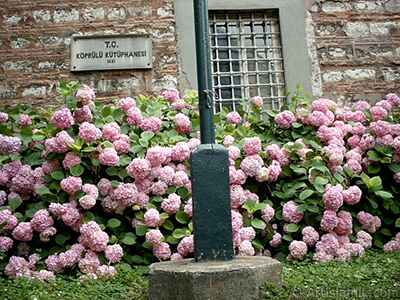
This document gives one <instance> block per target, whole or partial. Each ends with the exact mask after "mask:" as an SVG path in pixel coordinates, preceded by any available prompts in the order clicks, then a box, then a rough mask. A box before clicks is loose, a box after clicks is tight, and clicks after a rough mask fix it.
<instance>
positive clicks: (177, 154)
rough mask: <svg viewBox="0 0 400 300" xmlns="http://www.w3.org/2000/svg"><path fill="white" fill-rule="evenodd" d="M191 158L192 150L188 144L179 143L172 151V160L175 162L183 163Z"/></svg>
mask: <svg viewBox="0 0 400 300" xmlns="http://www.w3.org/2000/svg"><path fill="white" fill-rule="evenodd" d="M188 158H190V148H189V145H188V144H187V143H186V142H179V143H177V144H176V145H175V146H174V147H173V148H172V151H171V159H172V160H174V161H179V162H183V161H185V160H187V159H188Z"/></svg>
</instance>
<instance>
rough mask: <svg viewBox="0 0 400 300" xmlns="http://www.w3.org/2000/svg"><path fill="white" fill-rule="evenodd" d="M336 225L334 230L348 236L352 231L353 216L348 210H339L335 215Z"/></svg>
mask: <svg viewBox="0 0 400 300" xmlns="http://www.w3.org/2000/svg"><path fill="white" fill-rule="evenodd" d="M337 217H338V218H337V220H338V222H337V226H336V228H335V232H336V233H338V234H341V235H344V236H348V235H350V234H351V233H352V231H353V230H352V228H353V217H352V216H351V214H350V213H349V212H348V211H344V210H342V211H340V212H339V213H338V215H337Z"/></svg>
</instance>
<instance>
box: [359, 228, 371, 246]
mask: <svg viewBox="0 0 400 300" xmlns="http://www.w3.org/2000/svg"><path fill="white" fill-rule="evenodd" d="M357 243H358V244H360V245H361V246H363V247H364V249H368V248H370V247H371V246H372V236H371V235H370V234H369V233H367V232H365V231H364V230H360V231H359V232H357Z"/></svg>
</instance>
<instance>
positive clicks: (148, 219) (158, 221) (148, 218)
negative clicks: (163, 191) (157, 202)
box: [144, 208, 164, 227]
mask: <svg viewBox="0 0 400 300" xmlns="http://www.w3.org/2000/svg"><path fill="white" fill-rule="evenodd" d="M144 222H145V223H146V226H148V227H157V226H161V225H162V224H163V223H164V219H162V218H160V213H159V212H158V210H156V209H154V208H150V209H149V210H148V211H147V212H146V213H145V214H144Z"/></svg>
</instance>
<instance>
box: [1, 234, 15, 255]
mask: <svg viewBox="0 0 400 300" xmlns="http://www.w3.org/2000/svg"><path fill="white" fill-rule="evenodd" d="M13 244H14V241H13V240H12V239H11V238H9V237H7V236H0V251H5V252H6V251H8V250H10V249H11V248H12V246H13Z"/></svg>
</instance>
